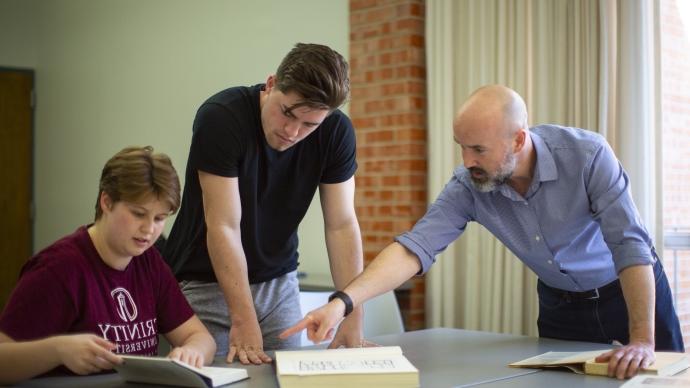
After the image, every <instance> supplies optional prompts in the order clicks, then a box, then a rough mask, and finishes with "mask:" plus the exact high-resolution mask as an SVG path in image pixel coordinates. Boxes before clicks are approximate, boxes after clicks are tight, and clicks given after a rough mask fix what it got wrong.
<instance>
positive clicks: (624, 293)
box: [283, 85, 684, 378]
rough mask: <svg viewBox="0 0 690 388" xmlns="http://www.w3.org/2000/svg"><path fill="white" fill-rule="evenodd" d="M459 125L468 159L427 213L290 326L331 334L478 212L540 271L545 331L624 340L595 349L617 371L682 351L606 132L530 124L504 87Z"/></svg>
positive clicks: (489, 92)
mask: <svg viewBox="0 0 690 388" xmlns="http://www.w3.org/2000/svg"><path fill="white" fill-rule="evenodd" d="M453 134H454V140H455V142H456V143H458V144H459V145H460V147H461V149H462V158H463V166H460V167H458V168H457V169H456V170H455V172H454V174H453V176H452V177H451V179H450V181H449V182H448V184H447V185H446V187H445V188H444V189H443V192H441V194H440V195H439V196H438V198H437V199H436V201H435V202H434V203H433V204H432V205H431V207H430V208H429V210H428V211H427V213H426V215H425V216H424V217H423V218H422V219H420V220H419V221H418V222H417V224H416V225H415V226H414V227H413V229H412V230H411V231H409V232H406V233H404V234H402V235H400V236H398V237H396V239H395V240H396V242H394V243H393V244H391V245H389V246H388V247H387V248H385V249H384V250H383V251H382V252H381V253H380V254H379V255H378V256H377V257H376V258H375V259H374V261H373V262H372V263H371V264H370V265H369V266H368V267H367V269H366V270H365V271H364V272H363V273H362V274H361V275H360V276H359V277H358V278H356V279H355V280H354V281H352V282H351V283H350V284H349V285H348V286H347V287H346V288H345V289H344V290H342V291H341V292H339V293H338V294H337V295H336V297H334V298H333V299H332V300H331V302H330V303H328V304H327V305H325V306H323V307H322V308H320V309H317V310H315V311H312V312H310V313H309V314H307V316H306V317H305V319H303V320H302V321H301V322H300V323H298V324H297V325H295V326H293V327H292V328H291V329H288V330H287V331H286V332H284V333H283V334H284V335H286V336H287V335H291V334H293V333H295V332H297V331H299V330H302V329H305V328H306V329H307V331H308V336H309V338H310V339H312V340H316V341H320V340H323V339H325V338H327V337H328V335H329V333H330V332H332V330H331V329H332V328H333V327H334V325H336V324H337V323H338V322H339V320H340V319H342V317H343V315H344V313H345V312H347V311H350V310H351V309H352V307H353V306H354V307H357V306H359V305H361V303H363V302H364V301H365V300H367V299H369V298H371V297H373V296H376V295H378V294H381V293H383V292H385V291H387V290H390V289H393V288H395V287H397V286H398V285H400V284H401V283H402V282H404V281H405V280H407V279H408V278H409V277H411V276H414V275H415V274H421V273H425V272H426V271H427V270H428V269H429V267H430V266H431V265H432V264H433V262H434V261H435V257H436V255H437V254H438V253H440V252H441V251H443V250H444V249H445V248H446V246H448V244H450V243H451V242H452V241H454V240H455V239H457V238H458V237H459V236H460V234H462V232H463V231H464V230H465V227H466V226H467V223H468V222H471V221H475V222H478V223H480V224H482V225H483V226H484V227H486V228H487V229H488V230H489V231H491V232H492V233H493V234H494V235H495V236H496V237H497V238H498V239H499V240H501V242H503V244H505V245H506V246H507V247H508V248H509V249H510V250H511V251H512V252H513V253H515V255H516V256H517V257H518V258H520V259H521V260H522V261H523V262H524V263H525V264H526V265H527V266H528V267H529V268H530V269H532V270H533V271H534V272H535V273H536V274H537V276H538V277H539V281H538V286H537V292H538V295H539V301H540V303H539V319H538V322H537V324H538V328H539V335H540V336H541V337H551V338H559V339H567V340H579V341H590V342H601V343H612V342H613V341H618V342H620V343H622V344H624V346H623V347H620V348H618V349H615V350H612V351H610V352H607V353H605V354H603V355H602V356H600V357H599V358H598V360H599V361H607V360H608V361H609V375H611V376H613V375H615V376H616V377H618V378H624V377H630V376H632V375H634V374H635V373H637V370H638V369H639V368H640V367H644V366H647V365H649V364H651V363H652V362H653V361H654V350H655V349H656V350H666V351H683V350H684V347H683V339H682V335H681V332H680V325H679V323H678V318H677V315H676V313H675V310H674V308H673V302H672V298H671V292H670V289H669V286H668V280H667V279H666V275H665V274H664V271H663V267H662V265H661V262H660V261H659V259H658V256H657V254H656V252H655V250H654V246H653V244H652V240H651V238H650V236H649V233H648V232H647V230H646V228H645V227H644V225H643V224H642V221H641V220H640V217H639V214H638V212H637V209H636V208H635V204H634V203H633V200H632V197H631V196H630V190H629V179H628V176H627V175H626V173H625V171H624V170H623V167H622V166H621V165H620V163H619V162H618V160H617V159H616V156H615V155H614V153H613V151H612V150H611V148H610V147H609V145H608V144H607V143H606V140H605V139H604V138H603V137H601V136H600V135H598V134H596V133H593V132H590V131H585V130H582V129H577V128H566V127H561V126H556V125H540V126H536V127H533V128H529V127H528V125H527V109H526V107H525V103H524V101H523V100H522V98H521V97H520V96H519V95H518V94H517V93H516V92H515V91H513V90H511V89H509V88H506V87H504V86H500V85H491V86H486V87H483V88H480V89H479V90H477V91H476V92H474V93H473V94H472V95H471V96H470V98H469V99H468V101H467V102H466V103H465V104H464V105H463V106H462V107H461V108H460V110H459V112H458V114H457V116H456V118H455V120H454V122H453Z"/></svg>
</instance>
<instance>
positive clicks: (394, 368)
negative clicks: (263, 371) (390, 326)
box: [275, 346, 419, 388]
mask: <svg viewBox="0 0 690 388" xmlns="http://www.w3.org/2000/svg"><path fill="white" fill-rule="evenodd" d="M275 359H276V369H277V374H278V382H279V383H280V387H281V388H291V387H300V388H302V387H357V386H359V387H418V386H419V371H418V370H417V368H415V367H414V365H412V364H411V363H410V361H409V360H408V359H407V358H406V357H405V356H404V355H403V353H402V350H401V349H400V347H399V346H383V347H371V348H350V349H325V350H297V351H276V353H275Z"/></svg>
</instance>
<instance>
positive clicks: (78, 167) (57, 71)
mask: <svg viewBox="0 0 690 388" xmlns="http://www.w3.org/2000/svg"><path fill="white" fill-rule="evenodd" d="M348 19H349V14H348V1H347V0H335V1H334V0H329V1H321V0H292V1H279V0H234V1H230V0H227V1H220V0H206V1H203V2H193V1H183V0H124V1H104V0H97V1H94V0H53V1H34V0H29V1H27V0H0V66H15V67H17V66H19V67H30V68H34V69H35V71H36V92H37V110H36V115H35V117H36V123H35V178H34V179H35V186H34V187H35V199H36V220H35V229H34V230H35V235H34V250H38V249H40V248H42V247H44V246H46V245H47V244H50V243H51V242H52V241H54V240H55V239H57V238H59V237H61V236H62V235H65V234H67V233H69V232H71V231H73V230H74V229H75V228H76V227H77V226H78V225H82V224H85V223H88V222H90V221H91V220H92V218H93V212H94V210H93V207H94V204H95V199H96V194H97V183H98V179H99V175H100V169H101V168H102V166H103V164H104V163H105V161H106V160H107V159H108V158H109V157H110V156H111V155H112V154H114V153H115V152H117V151H118V150H120V149H121V148H123V147H125V146H128V145H146V144H150V145H153V146H154V148H155V149H156V150H157V151H160V152H165V153H167V154H168V155H170V157H171V158H172V159H173V163H174V164H175V167H176V168H177V170H178V172H179V174H180V176H181V177H182V178H183V177H184V170H185V166H186V161H187V151H188V147H189V141H190V137H191V124H192V120H193V118H194V114H195V112H196V109H197V108H198V106H199V105H200V104H201V103H202V102H203V100H205V99H206V98H207V97H209V96H210V95H211V94H213V93H215V92H217V91H219V90H221V89H224V88H226V87H229V86H235V85H251V84H255V83H258V82H263V81H265V79H266V77H267V76H268V75H269V74H271V73H272V72H274V71H275V69H276V67H277V65H278V63H279V62H280V60H281V59H282V57H283V56H284V55H285V54H286V53H287V52H288V51H289V50H290V49H291V48H292V46H293V45H294V44H295V43H296V42H315V43H323V44H327V45H329V46H330V47H332V48H334V49H335V50H337V51H338V52H340V53H341V54H343V56H345V57H348V34H349V31H348V23H349V22H348ZM314 204H315V205H316V210H315V211H313V210H312V211H310V214H309V215H308V216H307V223H306V224H305V225H303V227H302V229H301V230H300V235H301V236H302V239H301V246H300V252H301V255H302V256H301V257H302V260H301V261H302V263H303V265H302V267H301V269H302V270H308V271H311V272H328V263H327V260H326V254H325V244H324V243H323V231H322V227H323V226H322V221H321V215H320V210H319V207H318V198H317V199H316V200H315V203H314ZM172 222H173V220H172V219H171V220H170V221H169V222H168V225H167V228H166V229H167V230H168V231H169V229H170V226H172ZM304 236H311V237H310V238H309V239H307V238H306V237H304ZM315 236H318V238H317V237H315ZM309 258H312V259H311V260H309Z"/></svg>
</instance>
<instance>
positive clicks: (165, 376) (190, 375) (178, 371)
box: [115, 355, 249, 388]
mask: <svg viewBox="0 0 690 388" xmlns="http://www.w3.org/2000/svg"><path fill="white" fill-rule="evenodd" d="M122 358H123V359H124V362H123V363H122V364H120V365H116V366H115V370H117V372H118V373H119V374H120V375H122V378H123V379H124V380H125V381H128V382H135V383H147V384H160V385H176V386H178V387H199V388H206V387H209V388H210V387H217V386H220V385H225V384H230V383H234V382H235V381H240V380H244V379H248V378H249V375H248V374H247V370H246V369H242V368H220V367H211V366H205V367H203V368H196V367H193V366H191V365H188V364H185V363H183V362H181V361H178V360H173V359H171V358H166V357H143V356H128V355H122Z"/></svg>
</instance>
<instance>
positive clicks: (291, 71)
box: [276, 43, 350, 111]
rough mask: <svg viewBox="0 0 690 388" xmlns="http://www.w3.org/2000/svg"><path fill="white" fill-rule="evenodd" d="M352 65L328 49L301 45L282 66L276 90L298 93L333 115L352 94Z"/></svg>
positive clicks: (310, 104) (306, 100) (305, 100)
mask: <svg viewBox="0 0 690 388" xmlns="http://www.w3.org/2000/svg"><path fill="white" fill-rule="evenodd" d="M348 68H349V66H348V64H347V61H346V60H345V58H343V56H342V55H340V54H338V53H337V52H335V51H334V50H332V49H331V48H329V47H328V46H324V45H320V44H313V43H297V44H296V45H295V48H293V49H292V50H291V51H290V52H289V53H288V54H287V55H286V56H285V58H283V61H282V62H281V63H280V66H278V70H277V72H276V87H277V88H278V90H280V91H281V92H282V93H289V92H296V93H298V94H299V95H300V96H302V97H303V98H304V101H302V102H300V103H298V104H295V106H293V108H294V107H299V106H308V107H310V108H316V109H327V110H329V111H332V110H335V109H337V108H338V107H340V106H341V105H342V104H343V103H344V102H345V100H346V99H347V97H348V94H349V93H350V77H349V75H348Z"/></svg>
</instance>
